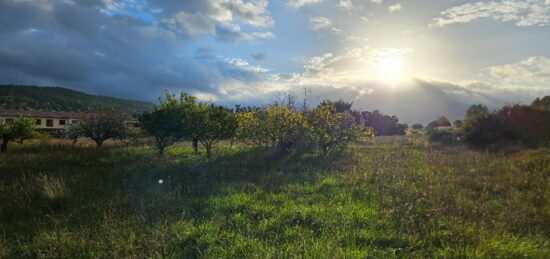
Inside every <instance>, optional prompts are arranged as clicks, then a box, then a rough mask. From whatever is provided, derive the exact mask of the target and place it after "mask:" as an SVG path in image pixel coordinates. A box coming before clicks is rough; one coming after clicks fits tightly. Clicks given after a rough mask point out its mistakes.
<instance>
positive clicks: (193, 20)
mask: <svg viewBox="0 0 550 259" xmlns="http://www.w3.org/2000/svg"><path fill="white" fill-rule="evenodd" d="M267 5H268V2H267V0H257V1H255V2H244V1H242V0H208V1H203V2H202V4H201V5H199V6H198V7H195V8H193V9H192V11H191V10H180V11H178V12H177V13H175V14H172V15H171V16H168V17H164V18H163V19H162V22H163V23H164V24H165V25H166V26H168V28H170V29H171V30H172V31H175V32H177V33H180V34H183V35H189V36H192V37H198V36H202V35H204V34H208V35H211V36H214V37H215V38H218V39H220V40H224V41H241V40H257V39H270V38H274V35H273V33H272V32H269V31H255V32H252V33H244V32H242V30H241V25H247V26H250V27H252V28H259V29H263V30H265V29H267V28H270V27H273V26H274V24H275V21H274V20H273V18H272V17H271V14H270V13H269V11H268V10H267ZM189 9H191V8H189Z"/></svg>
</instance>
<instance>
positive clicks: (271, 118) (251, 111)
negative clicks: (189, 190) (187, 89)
mask: <svg viewBox="0 0 550 259" xmlns="http://www.w3.org/2000/svg"><path fill="white" fill-rule="evenodd" d="M342 104H343V102H331V101H324V102H322V103H321V104H320V105H319V106H318V107H316V108H314V109H309V108H305V109H302V110H299V109H296V108H295V107H294V106H293V105H292V103H291V102H287V103H281V102H275V103H273V104H271V105H267V106H264V107H247V108H241V107H237V109H235V110H230V109H227V108H225V107H222V106H216V105H213V104H209V103H200V102H197V100H196V98H195V97H193V96H190V95H187V94H186V93H182V94H181V95H180V96H179V98H178V97H176V96H175V95H174V94H171V93H167V94H166V99H164V100H160V105H159V106H158V107H156V108H155V109H154V110H153V111H152V112H146V113H144V114H142V115H141V116H140V117H139V121H140V123H139V124H140V127H142V128H143V129H144V130H145V131H146V132H147V133H148V134H149V135H151V136H153V137H154V139H155V146H156V148H157V149H158V150H159V153H160V154H161V155H162V154H163V153H164V150H165V148H166V147H168V146H170V145H172V144H174V143H176V142H177V141H179V140H182V139H186V140H191V141H192V142H193V143H194V145H193V146H194V149H195V150H196V146H197V143H200V144H201V145H202V146H203V147H204V149H205V150H206V154H207V157H210V156H211V149H212V147H213V145H215V144H216V143H217V142H219V141H220V140H223V139H227V140H230V141H231V142H233V141H234V140H235V139H238V140H240V141H242V142H246V143H249V144H252V145H257V146H259V147H272V148H276V149H277V150H279V151H280V152H282V153H288V152H290V151H291V149H293V148H298V147H314V148H316V149H318V150H321V151H322V152H323V153H325V154H329V153H331V152H332V151H334V150H336V149H339V148H343V147H345V146H346V145H347V144H349V143H350V142H352V141H356V140H358V139H360V138H361V137H363V136H366V134H368V131H366V130H365V128H364V126H363V125H361V124H360V123H357V121H356V119H355V117H354V116H353V115H352V113H351V112H350V110H349V108H350V107H348V108H347V109H342V110H341V111H338V109H339V108H340V109H341V108H342Z"/></svg>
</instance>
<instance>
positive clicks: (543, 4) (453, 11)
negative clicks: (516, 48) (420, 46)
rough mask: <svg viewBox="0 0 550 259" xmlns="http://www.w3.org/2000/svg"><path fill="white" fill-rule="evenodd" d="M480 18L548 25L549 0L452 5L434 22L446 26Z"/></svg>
mask: <svg viewBox="0 0 550 259" xmlns="http://www.w3.org/2000/svg"><path fill="white" fill-rule="evenodd" d="M482 18H490V19H493V20H497V21H502V22H515V24H516V25H517V26H547V25H550V5H549V0H546V1H543V0H523V1H520V0H501V1H491V2H487V1H482V2H476V3H467V4H463V5H459V6H454V7H452V8H449V9H447V10H445V11H443V12H442V13H441V17H437V18H435V19H434V24H435V25H438V26H446V25H449V24H454V23H469V22H472V21H475V20H478V19H482Z"/></svg>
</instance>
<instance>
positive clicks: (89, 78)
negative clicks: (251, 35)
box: [0, 0, 253, 100]
mask: <svg viewBox="0 0 550 259" xmlns="http://www.w3.org/2000/svg"><path fill="white" fill-rule="evenodd" d="M155 2H156V1H155ZM175 2H184V1H175ZM185 2H186V3H184V4H182V3H179V4H177V3H174V1H173V2H170V4H175V5H174V8H175V9H169V7H170V6H171V5H168V2H166V4H165V5H159V6H158V8H163V10H182V9H177V8H189V9H186V10H189V11H193V10H206V9H205V8H209V6H208V5H206V4H204V2H203V1H190V2H187V1H185ZM105 3H106V2H104V1H99V0H85V1H75V3H64V2H61V1H37V2H36V3H35V2H28V3H16V2H15V1H10V0H7V1H1V2H0V38H1V39H2V40H1V41H0V70H1V71H2V72H0V83H28V84H47V85H59V86H66V87H71V88H74V89H77V90H83V91H86V92H90V93H96V94H103V95H114V96H120V97H127V98H138V99H146V100H156V98H157V96H158V95H159V94H162V90H163V89H176V90H185V91H189V92H194V91H201V92H215V91H216V90H217V89H216V88H215V85H217V84H220V83H221V82H223V80H224V78H226V77H228V76H234V75H239V76H240V78H241V79H243V80H247V79H253V77H252V76H250V75H249V72H247V71H240V69H241V68H239V67H238V66H234V65H231V64H228V63H227V62H224V60H223V59H219V58H218V57H214V56H211V57H210V58H211V60H206V59H205V58H204V57H200V56H197V55H195V56H193V55H192V54H191V55H189V54H186V53H187V52H188V49H187V47H188V45H190V44H191V43H192V42H191V39H190V38H189V35H184V34H181V33H178V32H175V31H173V30H170V29H169V28H168V27H167V26H165V24H163V23H162V22H158V21H157V20H150V19H148V20H144V19H141V18H140V15H139V14H135V15H133V14H132V13H130V14H128V12H126V13H121V12H118V11H117V10H108V9H106V8H108V7H107V6H106V5H105ZM159 3H160V2H159ZM161 4H162V3H161ZM176 5H177V6H176ZM151 8H153V7H151ZM154 8H157V7H154ZM169 15H170V13H169V12H168V11H163V12H162V16H159V17H157V18H155V19H159V20H160V19H163V18H164V17H163V16H169ZM238 34H239V33H238V32H235V31H231V30H230V29H227V30H226V29H223V28H220V29H219V30H218V35H217V36H218V37H219V39H220V40H227V41H233V40H234V39H235V38H237V37H242V35H238Z"/></svg>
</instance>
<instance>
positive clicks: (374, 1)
mask: <svg viewBox="0 0 550 259" xmlns="http://www.w3.org/2000/svg"><path fill="white" fill-rule="evenodd" d="M370 1H371V2H373V3H377V4H381V3H382V1H384V0H370Z"/></svg>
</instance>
